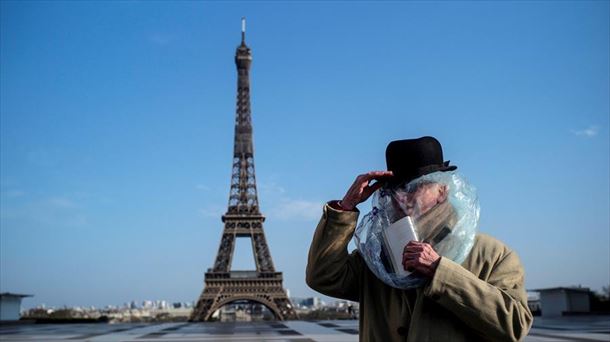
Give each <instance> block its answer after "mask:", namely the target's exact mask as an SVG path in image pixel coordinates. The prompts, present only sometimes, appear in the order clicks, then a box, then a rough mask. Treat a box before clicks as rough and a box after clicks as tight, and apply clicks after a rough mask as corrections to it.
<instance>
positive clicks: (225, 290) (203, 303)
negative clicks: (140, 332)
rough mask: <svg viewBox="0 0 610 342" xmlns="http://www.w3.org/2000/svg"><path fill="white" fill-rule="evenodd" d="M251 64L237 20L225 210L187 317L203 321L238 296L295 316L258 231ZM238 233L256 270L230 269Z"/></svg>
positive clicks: (262, 234) (260, 221) (287, 316)
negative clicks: (238, 41) (249, 250)
mask: <svg viewBox="0 0 610 342" xmlns="http://www.w3.org/2000/svg"><path fill="white" fill-rule="evenodd" d="M251 63H252V55H251V53H250V48H249V47H248V46H247V45H246V22H245V19H244V18H242V32H241V44H240V45H239V46H238V47H237V51H236V52H235V64H236V65H237V110H236V115H235V142H234V148H233V151H234V152H233V172H232V175H231V190H230V193H229V208H228V210H227V213H226V214H224V215H223V216H222V222H224V230H223V232H222V238H221V240H220V246H219V247H218V254H216V261H215V262H214V267H213V268H211V269H208V271H207V272H206V273H205V286H204V289H203V292H202V293H201V296H199V300H198V301H197V305H196V306H195V308H194V309H193V312H192V314H191V317H190V321H209V320H210V319H211V317H212V314H213V313H214V312H215V311H216V310H218V309H220V308H221V307H222V306H224V305H226V304H229V303H232V302H236V301H244V300H245V301H248V302H254V303H260V304H263V305H264V306H266V307H267V308H268V309H269V310H271V311H272V312H273V314H274V315H275V317H276V318H277V319H278V320H287V319H295V318H296V312H295V311H294V308H293V306H292V304H291V303H290V300H289V299H288V296H287V295H286V291H285V290H284V287H283V285H282V282H283V280H282V273H281V272H276V270H275V267H274V266H273V260H271V254H269V246H268V245H267V240H266V239H265V232H264V230H263V222H264V221H265V217H264V216H263V215H262V214H261V213H260V211H259V207H258V196H257V192H256V179H255V177H254V144H253V143H252V117H251V114H250V77H249V73H250V64H251ZM238 237H249V238H250V240H251V242H252V248H253V251H254V261H255V264H256V270H252V271H231V267H230V266H231V259H232V257H233V253H234V249H235V240H236V239H237V238H238Z"/></svg>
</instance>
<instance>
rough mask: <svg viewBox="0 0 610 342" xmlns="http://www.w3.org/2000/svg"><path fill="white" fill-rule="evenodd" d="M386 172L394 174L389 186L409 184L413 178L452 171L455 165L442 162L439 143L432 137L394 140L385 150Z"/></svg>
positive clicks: (441, 151) (441, 150)
mask: <svg viewBox="0 0 610 342" xmlns="http://www.w3.org/2000/svg"><path fill="white" fill-rule="evenodd" d="M385 160H386V164H387V166H388V170H389V171H392V172H393V173H394V176H393V177H391V178H390V179H389V182H390V184H391V185H398V184H400V183H402V182H410V181H412V180H413V179H415V178H418V177H421V176H423V175H427V174H429V173H432V172H436V171H453V170H455V169H457V166H455V165H449V161H443V149H442V147H441V143H440V142H438V140H436V139H435V138H433V137H421V138H419V139H405V140H395V141H392V142H391V143H389V144H388V147H387V148H386V150H385Z"/></svg>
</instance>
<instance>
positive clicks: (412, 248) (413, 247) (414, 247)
mask: <svg viewBox="0 0 610 342" xmlns="http://www.w3.org/2000/svg"><path fill="white" fill-rule="evenodd" d="M423 251H424V246H421V245H406V246H405V249H403V253H417V252H423Z"/></svg>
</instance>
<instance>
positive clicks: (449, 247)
mask: <svg viewBox="0 0 610 342" xmlns="http://www.w3.org/2000/svg"><path fill="white" fill-rule="evenodd" d="M479 211H480V208H479V201H478V197H477V193H476V189H475V188H474V187H473V186H472V185H470V184H469V183H468V182H467V181H466V180H465V179H464V178H463V177H462V176H461V175H460V174H458V173H457V172H455V171H450V172H434V173H430V174H427V175H424V176H421V177H419V178H416V179H414V180H412V181H410V182H409V183H407V184H404V183H403V184H401V185H398V186H389V185H385V186H383V187H382V188H380V189H379V190H377V191H376V192H375V193H374V194H373V198H372V209H371V211H370V212H369V213H367V214H366V215H365V216H364V217H363V219H362V221H361V222H360V224H359V225H358V227H357V228H356V233H355V240H356V247H357V248H358V250H359V252H360V254H361V255H362V257H363V258H364V260H365V262H366V264H367V265H368V267H369V269H370V270H371V271H372V272H373V273H374V274H375V275H376V276H377V278H379V279H381V280H382V281H383V282H384V283H386V284H388V285H390V286H392V287H395V288H400V289H409V288H415V287H419V286H422V285H423V284H424V283H426V282H427V280H428V279H427V278H425V277H423V276H421V275H419V274H418V273H417V272H412V273H411V272H406V271H404V270H403V269H402V264H401V261H399V260H398V259H397V257H398V255H399V254H400V255H402V248H404V246H403V244H402V242H401V241H399V240H398V239H397V238H396V236H397V235H393V234H396V232H401V233H398V234H402V232H403V231H404V230H405V229H412V230H413V232H412V233H413V234H414V236H415V239H416V240H418V241H424V242H427V243H430V244H431V245H432V247H433V248H434V250H435V251H436V252H437V253H438V254H439V255H440V256H442V257H446V258H448V259H451V260H453V261H455V262H457V263H462V262H463V261H464V260H465V259H466V256H467V255H468V253H469V252H470V250H471V249H472V246H473V244H474V239H475V236H476V233H477V229H478V224H479ZM400 236H401V237H403V238H404V236H403V235H400ZM405 245H406V243H405ZM399 249H400V250H399Z"/></svg>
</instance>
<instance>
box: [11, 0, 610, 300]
mask: <svg viewBox="0 0 610 342" xmlns="http://www.w3.org/2000/svg"><path fill="white" fill-rule="evenodd" d="M608 10H609V4H608V2H595V1H584V2H569V1H566V2H561V3H550V2H549V3H522V2H503V3H471V2H457V3H445V2H442V3H393V2H386V3H380V4H373V3H357V4H346V3H340V2H336V3H330V4H322V3H256V4H246V3H230V4H221V3H215V2H194V3H188V2H185V3H143V2H113V3H105V4H104V5H102V4H100V3H94V2H87V3H74V2H53V3H47V2H35V1H32V2H25V3H21V2H15V1H3V2H0V28H1V30H0V38H1V39H0V68H1V70H0V71H1V72H0V99H1V101H0V120H1V121H0V123H1V125H0V133H1V138H0V139H1V140H0V142H1V146H0V151H1V154H0V171H1V175H0V176H1V177H0V186H1V188H0V191H1V192H0V196H1V197H0V199H1V202H0V238H1V239H0V268H1V273H2V274H1V276H0V292H17V293H28V294H33V295H34V296H35V297H34V298H29V299H26V300H24V302H23V304H24V307H35V306H36V305H38V304H41V303H46V304H47V305H49V306H62V305H68V306H90V305H95V306H103V305H108V304H111V303H123V302H126V301H128V300H130V299H132V298H167V299H168V300H170V301H176V302H192V301H195V300H196V299H197V297H198V295H199V293H200V291H201V288H202V286H203V274H204V273H205V270H206V269H207V268H208V267H211V265H212V264H213V260H214V257H215V255H216V252H217V248H218V241H219V239H220V236H221V234H222V222H221V220H220V216H221V215H222V214H223V213H224V211H225V210H226V207H227V203H228V198H229V185H230V172H231V162H232V158H231V156H232V149H233V134H234V133H233V129H234V128H233V125H234V120H235V117H234V115H235V90H236V87H235V85H236V75H235V71H234V68H235V67H234V64H233V63H234V62H233V54H234V51H235V47H236V46H237V45H238V44H239V41H240V19H241V17H243V16H245V17H247V18H248V41H249V46H250V47H251V48H252V53H253V58H254V62H253V65H252V74H251V82H252V94H251V97H252V119H253V122H254V123H253V126H254V148H255V151H256V156H255V159H256V167H257V170H256V173H257V178H258V179H257V181H258V188H259V199H260V207H261V212H262V213H263V214H264V215H265V216H267V220H266V221H265V232H266V235H267V239H268V242H269V246H270V249H271V255H272V258H273V260H274V262H275V265H276V268H277V269H278V270H280V271H282V272H283V273H284V286H285V287H286V288H288V289H290V290H291V292H292V295H293V296H296V297H312V296H319V295H317V294H316V292H314V291H313V290H311V289H309V288H308V287H307V286H306V284H305V281H304V278H305V264H306V259H307V250H308V247H309V243H310V241H311V238H312V236H313V231H314V228H315V225H316V223H317V221H318V219H319V217H320V215H321V214H322V205H323V203H324V202H326V201H328V200H331V199H339V198H340V197H342V196H343V194H344V193H345V191H346V190H347V188H348V187H349V185H350V184H351V182H352V181H353V179H354V178H355V177H356V175H357V174H360V173H363V172H366V171H369V170H373V169H382V170H383V169H385V160H384V151H385V146H386V144H387V143H388V142H389V141H391V140H395V139H402V138H408V137H418V136H423V135H433V136H436V137H438V138H439V140H440V141H441V143H442V144H443V147H444V152H445V158H446V159H449V160H451V161H452V164H453V163H454V164H456V165H458V171H459V172H460V173H462V174H464V175H465V176H466V178H467V179H469V180H470V181H471V182H472V183H473V184H474V185H475V186H476V187H477V188H478V190H479V197H480V201H481V226H480V231H481V232H484V233H488V234H490V235H492V236H494V237H496V238H499V239H500V240H502V241H504V242H505V243H507V245H509V246H510V247H511V248H513V249H514V250H515V251H516V252H517V253H518V254H519V255H520V257H521V259H522V262H523V264H524V267H525V270H526V288H528V289H530V288H543V287H553V286H570V285H579V284H581V285H583V286H586V287H590V288H591V289H592V290H599V289H601V287H602V286H607V285H608V284H609V283H610V271H609V269H610V250H609V240H610V235H609V234H610V232H609V229H608V228H609V226H610V222H609V217H608V216H609V212H608V207H609V205H610V204H609V198H610V190H609V181H608V175H609V169H608V164H609V158H608V155H609V152H610V148H609V140H608V139H609V138H608V116H609V115H610V110H609V104H608V102H609V98H608V96H609V95H608V93H609V91H610V89H609V88H610V87H609V86H608V82H609V79H610V77H609V71H608V63H607V61H608V58H609V53H608V51H609V45H608V40H609V39H608V38H609V33H608V25H609V22H608V17H607V15H606V14H607V13H608ZM515 23H518V25H516V24H515ZM369 207H370V205H369V203H363V204H362V205H360V206H359V208H360V210H361V213H362V214H361V217H362V216H363V215H364V214H365V213H366V212H368V211H369ZM352 248H353V244H352ZM248 253H251V251H250V252H249V251H247V248H245V250H244V248H243V247H240V246H239V245H238V250H237V255H236V259H235V260H234V265H233V266H234V269H235V268H236V269H246V268H250V266H249V265H252V264H253V260H251V258H250V257H249V255H248ZM320 297H322V296H320Z"/></svg>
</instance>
